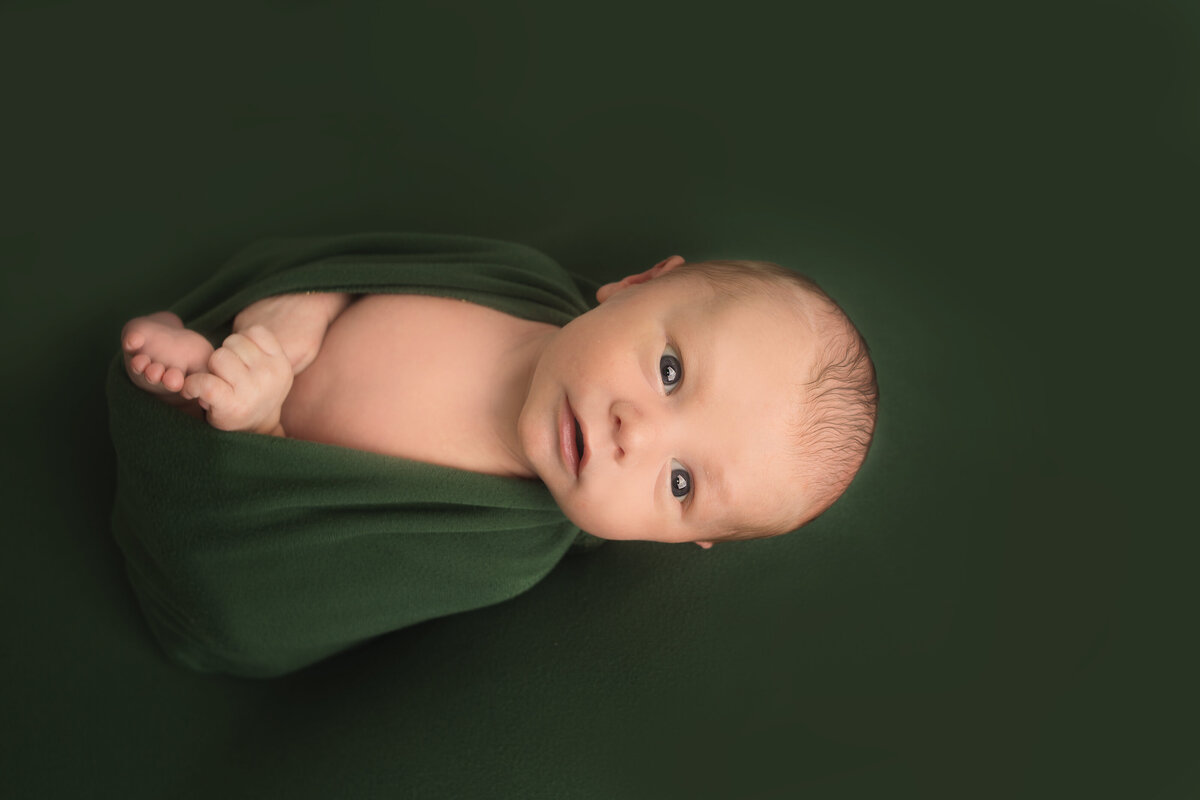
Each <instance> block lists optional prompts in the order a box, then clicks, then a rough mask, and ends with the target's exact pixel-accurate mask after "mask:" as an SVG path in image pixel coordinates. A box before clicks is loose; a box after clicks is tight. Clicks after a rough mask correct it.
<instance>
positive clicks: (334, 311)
mask: <svg viewBox="0 0 1200 800" xmlns="http://www.w3.org/2000/svg"><path fill="white" fill-rule="evenodd" d="M353 301H354V296H353V295H349V294H345V293H336V292H310V293H308V294H281V295H277V296H275V297H268V298H266V299H263V300H259V301H258V302H257V303H254V304H253V305H249V306H247V307H246V308H245V309H243V311H242V312H241V313H240V314H238V315H237V316H236V317H234V319H233V332H234V333H242V332H243V331H245V330H246V329H248V328H250V327H251V326H253V325H262V326H263V327H264V328H268V329H269V330H270V331H271V333H273V334H274V335H275V338H276V339H277V340H278V341H279V344H280V345H281V346H282V347H283V352H284V353H285V354H286V355H287V358H288V361H289V362H291V365H292V373H293V374H295V375H299V374H300V373H301V372H303V371H304V370H305V369H306V368H307V367H308V365H309V364H311V363H312V362H313V359H315V358H316V357H317V353H318V352H319V351H320V349H321V342H323V341H324V340H325V332H326V331H327V330H329V326H330V325H331V324H332V323H333V321H334V320H335V319H337V317H338V315H339V314H341V313H342V312H343V311H345V310H346V307H347V306H349V305H350V303H352V302H353Z"/></svg>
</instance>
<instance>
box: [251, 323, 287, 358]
mask: <svg viewBox="0 0 1200 800" xmlns="http://www.w3.org/2000/svg"><path fill="white" fill-rule="evenodd" d="M241 334H242V335H243V336H245V337H246V338H247V339H250V340H251V341H253V342H254V343H255V344H256V345H258V348H259V349H260V350H262V351H263V352H264V353H266V354H267V355H269V356H277V355H279V354H280V353H282V352H283V346H282V345H281V344H279V339H278V338H276V336H275V334H274V333H273V332H272V331H271V329H270V328H267V327H265V326H263V325H251V326H250V327H248V328H246V329H245V330H244V331H241Z"/></svg>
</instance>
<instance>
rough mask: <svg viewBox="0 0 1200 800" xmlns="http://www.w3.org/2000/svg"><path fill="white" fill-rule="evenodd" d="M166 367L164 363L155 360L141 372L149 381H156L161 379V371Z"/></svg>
mask: <svg viewBox="0 0 1200 800" xmlns="http://www.w3.org/2000/svg"><path fill="white" fill-rule="evenodd" d="M166 369H167V368H166V365H164V364H160V363H158V362H157V361H155V362H153V363H152V364H150V366H148V367H146V371H145V372H143V373H142V376H143V377H144V378H145V379H146V380H148V381H150V382H151V383H158V382H159V381H161V380H162V376H163V372H165V371H166Z"/></svg>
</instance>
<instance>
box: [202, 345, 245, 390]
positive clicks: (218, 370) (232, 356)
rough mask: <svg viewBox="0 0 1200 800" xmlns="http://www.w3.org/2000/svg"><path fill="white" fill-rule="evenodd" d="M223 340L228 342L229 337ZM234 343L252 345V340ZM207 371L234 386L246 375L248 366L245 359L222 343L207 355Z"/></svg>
mask: <svg viewBox="0 0 1200 800" xmlns="http://www.w3.org/2000/svg"><path fill="white" fill-rule="evenodd" d="M225 341H226V342H228V341H229V339H226V340H225ZM235 344H240V345H241V346H242V347H243V348H244V347H247V346H248V347H254V343H253V342H241V343H235ZM208 371H209V372H211V373H212V374H214V375H216V376H218V377H220V378H222V379H224V380H225V381H226V382H227V383H229V384H231V385H234V386H236V385H237V384H238V383H240V382H241V381H242V380H243V379H244V378H245V377H246V374H247V373H248V372H249V367H248V366H247V365H246V360H245V359H244V358H242V356H241V355H239V354H238V353H237V352H236V351H234V350H233V348H231V347H227V346H225V345H222V346H220V347H218V348H217V349H216V350H213V353H212V355H211V356H209V357H208Z"/></svg>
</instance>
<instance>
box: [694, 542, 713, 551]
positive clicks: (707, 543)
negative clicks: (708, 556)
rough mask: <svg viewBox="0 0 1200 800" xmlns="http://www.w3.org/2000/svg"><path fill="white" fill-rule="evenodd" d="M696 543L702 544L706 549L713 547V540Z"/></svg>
mask: <svg viewBox="0 0 1200 800" xmlns="http://www.w3.org/2000/svg"><path fill="white" fill-rule="evenodd" d="M696 544H698V545H700V546H701V547H703V548H704V549H705V550H707V549H709V548H710V547H712V542H696Z"/></svg>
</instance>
